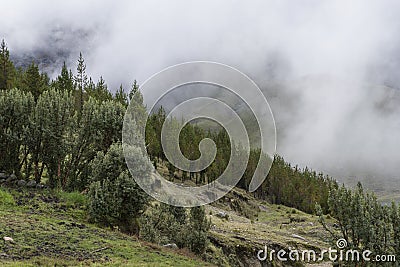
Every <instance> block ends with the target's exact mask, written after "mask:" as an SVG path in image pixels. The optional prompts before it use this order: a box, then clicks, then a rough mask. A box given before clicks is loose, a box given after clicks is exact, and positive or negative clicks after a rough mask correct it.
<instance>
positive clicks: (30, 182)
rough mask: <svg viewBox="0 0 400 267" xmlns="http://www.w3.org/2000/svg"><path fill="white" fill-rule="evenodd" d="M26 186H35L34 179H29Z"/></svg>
mask: <svg viewBox="0 0 400 267" xmlns="http://www.w3.org/2000/svg"><path fill="white" fill-rule="evenodd" d="M26 186H27V187H29V188H35V187H36V181H35V180H30V181H29V182H28V183H27V184H26Z"/></svg>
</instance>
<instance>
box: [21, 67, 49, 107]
mask: <svg viewBox="0 0 400 267" xmlns="http://www.w3.org/2000/svg"><path fill="white" fill-rule="evenodd" d="M47 79H48V77H47V76H44V75H41V74H40V72H39V66H38V65H36V64H35V62H32V63H31V64H30V65H29V67H28V69H27V70H26V72H25V74H24V79H23V85H24V90H26V91H28V92H31V93H32V95H33V97H34V98H35V101H36V100H37V99H38V98H39V95H40V94H41V93H42V92H43V91H44V90H45V88H46V83H47Z"/></svg>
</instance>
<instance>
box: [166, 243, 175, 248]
mask: <svg viewBox="0 0 400 267" xmlns="http://www.w3.org/2000/svg"><path fill="white" fill-rule="evenodd" d="M163 247H165V248H171V249H178V246H177V245H176V244H175V243H171V244H165V245H164V246H163Z"/></svg>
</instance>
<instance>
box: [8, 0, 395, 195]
mask: <svg viewBox="0 0 400 267" xmlns="http://www.w3.org/2000/svg"><path fill="white" fill-rule="evenodd" d="M399 18H400V2H399V1H396V0H393V1H368V2H367V1H363V0H354V1H321V0H315V1H314V0H300V1H289V0H287V1H284V0H276V1H273V0H268V1H247V2H246V1H187V0H185V1H183V0H182V1H171V0H169V1H144V0H143V1H125V2H124V1H118V2H116V1H114V2H113V1H101V2H100V1H69V2H65V1H63V2H59V1H7V2H5V3H2V8H1V10H0V25H1V26H0V37H2V38H5V39H6V41H7V43H8V46H9V48H10V50H11V54H17V55H18V54H29V53H34V52H35V51H41V55H42V56H43V57H46V55H53V56H54V55H61V58H60V59H59V60H56V61H52V64H50V65H51V66H49V65H46V66H43V67H44V68H46V71H48V72H50V74H51V75H53V77H54V75H55V74H54V72H53V71H54V65H57V66H56V67H57V71H58V70H59V69H60V68H61V65H60V64H61V62H62V60H66V61H67V62H68V65H69V67H70V68H72V69H74V68H75V61H76V59H77V57H78V55H79V52H80V51H82V52H83V54H84V57H85V59H86V63H87V71H88V73H89V74H90V75H91V76H92V77H93V78H94V79H95V80H96V79H98V78H99V76H100V75H102V76H103V77H104V78H105V80H106V81H107V82H108V84H109V87H110V89H112V90H115V88H117V87H118V86H119V84H120V83H122V84H123V85H124V86H125V88H128V86H129V84H130V83H131V82H132V81H133V79H137V80H138V81H139V83H141V82H143V81H145V80H146V79H147V78H148V77H149V76H151V75H152V74H154V73H156V72H158V71H160V70H161V69H163V68H165V67H167V66H170V65H173V64H177V63H181V62H185V61H191V60H211V61H217V62H221V63H225V64H228V65H231V66H233V67H235V68H237V69H239V70H241V71H243V72H244V73H246V74H247V75H248V76H249V77H251V78H252V79H254V80H255V81H256V83H258V85H259V86H260V87H261V88H262V89H263V91H264V93H265V95H266V97H267V98H268V99H269V101H270V104H271V107H272V111H273V113H274V115H275V118H276V122H277V127H278V153H279V154H282V155H283V156H284V157H285V159H286V160H288V161H290V162H293V163H297V164H299V165H300V166H305V165H307V166H310V167H312V168H313V169H316V170H319V171H324V172H326V173H329V174H331V175H333V176H335V177H337V178H339V179H340V180H343V181H345V180H348V178H351V179H353V180H354V179H355V178H354V177H357V179H363V178H364V177H366V178H367V180H368V181H369V184H373V186H374V187H375V188H377V187H379V186H381V185H385V184H386V185H387V187H389V188H392V189H393V184H394V185H398V184H400V183H399V180H400V175H399V173H400V152H399V149H400V138H399V137H400V97H399V94H400V92H399V90H398V89H397V88H399V87H400V75H399V67H400V43H399V41H400V35H399V32H400V19H399ZM346 178H347V179H346ZM389 182H390V183H389ZM399 187H400V186H399ZM378 189H381V188H380V187H379V188H378ZM397 189H400V188H397Z"/></svg>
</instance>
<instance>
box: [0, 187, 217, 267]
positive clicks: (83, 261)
mask: <svg viewBox="0 0 400 267" xmlns="http://www.w3.org/2000/svg"><path fill="white" fill-rule="evenodd" d="M0 190H1V188H0ZM11 193H12V195H13V196H14V201H15V203H14V204H13V203H8V204H5V203H1V201H0V236H1V238H2V237H3V236H9V237H12V238H13V239H14V241H15V244H4V243H3V242H2V240H1V241H0V242H1V243H0V265H7V266H38V265H42V266H55V265H61V266H87V265H92V266H99V265H102V266H103V265H106V266H210V265H209V264H207V263H205V262H202V261H201V260H200V259H198V258H196V257H194V256H193V255H191V254H190V253H187V252H185V251H172V250H169V249H166V248H162V247H159V246H156V245H153V244H147V243H143V242H140V241H138V240H137V239H136V238H135V237H132V236H127V235H124V234H121V233H119V232H117V231H111V230H107V229H102V228H99V227H96V226H95V225H92V224H88V223H87V222H86V220H85V217H84V211H83V209H82V206H81V205H80V204H83V203H81V202H82V201H81V200H80V199H79V196H69V195H63V196H61V197H55V196H53V195H52V194H50V192H47V191H36V192H26V191H24V192H22V191H21V192H17V191H12V192H11ZM0 198H1V197H0ZM74 198H75V199H74ZM3 199H4V197H3ZM0 200H1V199H0ZM8 202H10V201H8ZM102 248H107V249H104V250H101V251H98V252H96V250H99V249H102Z"/></svg>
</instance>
